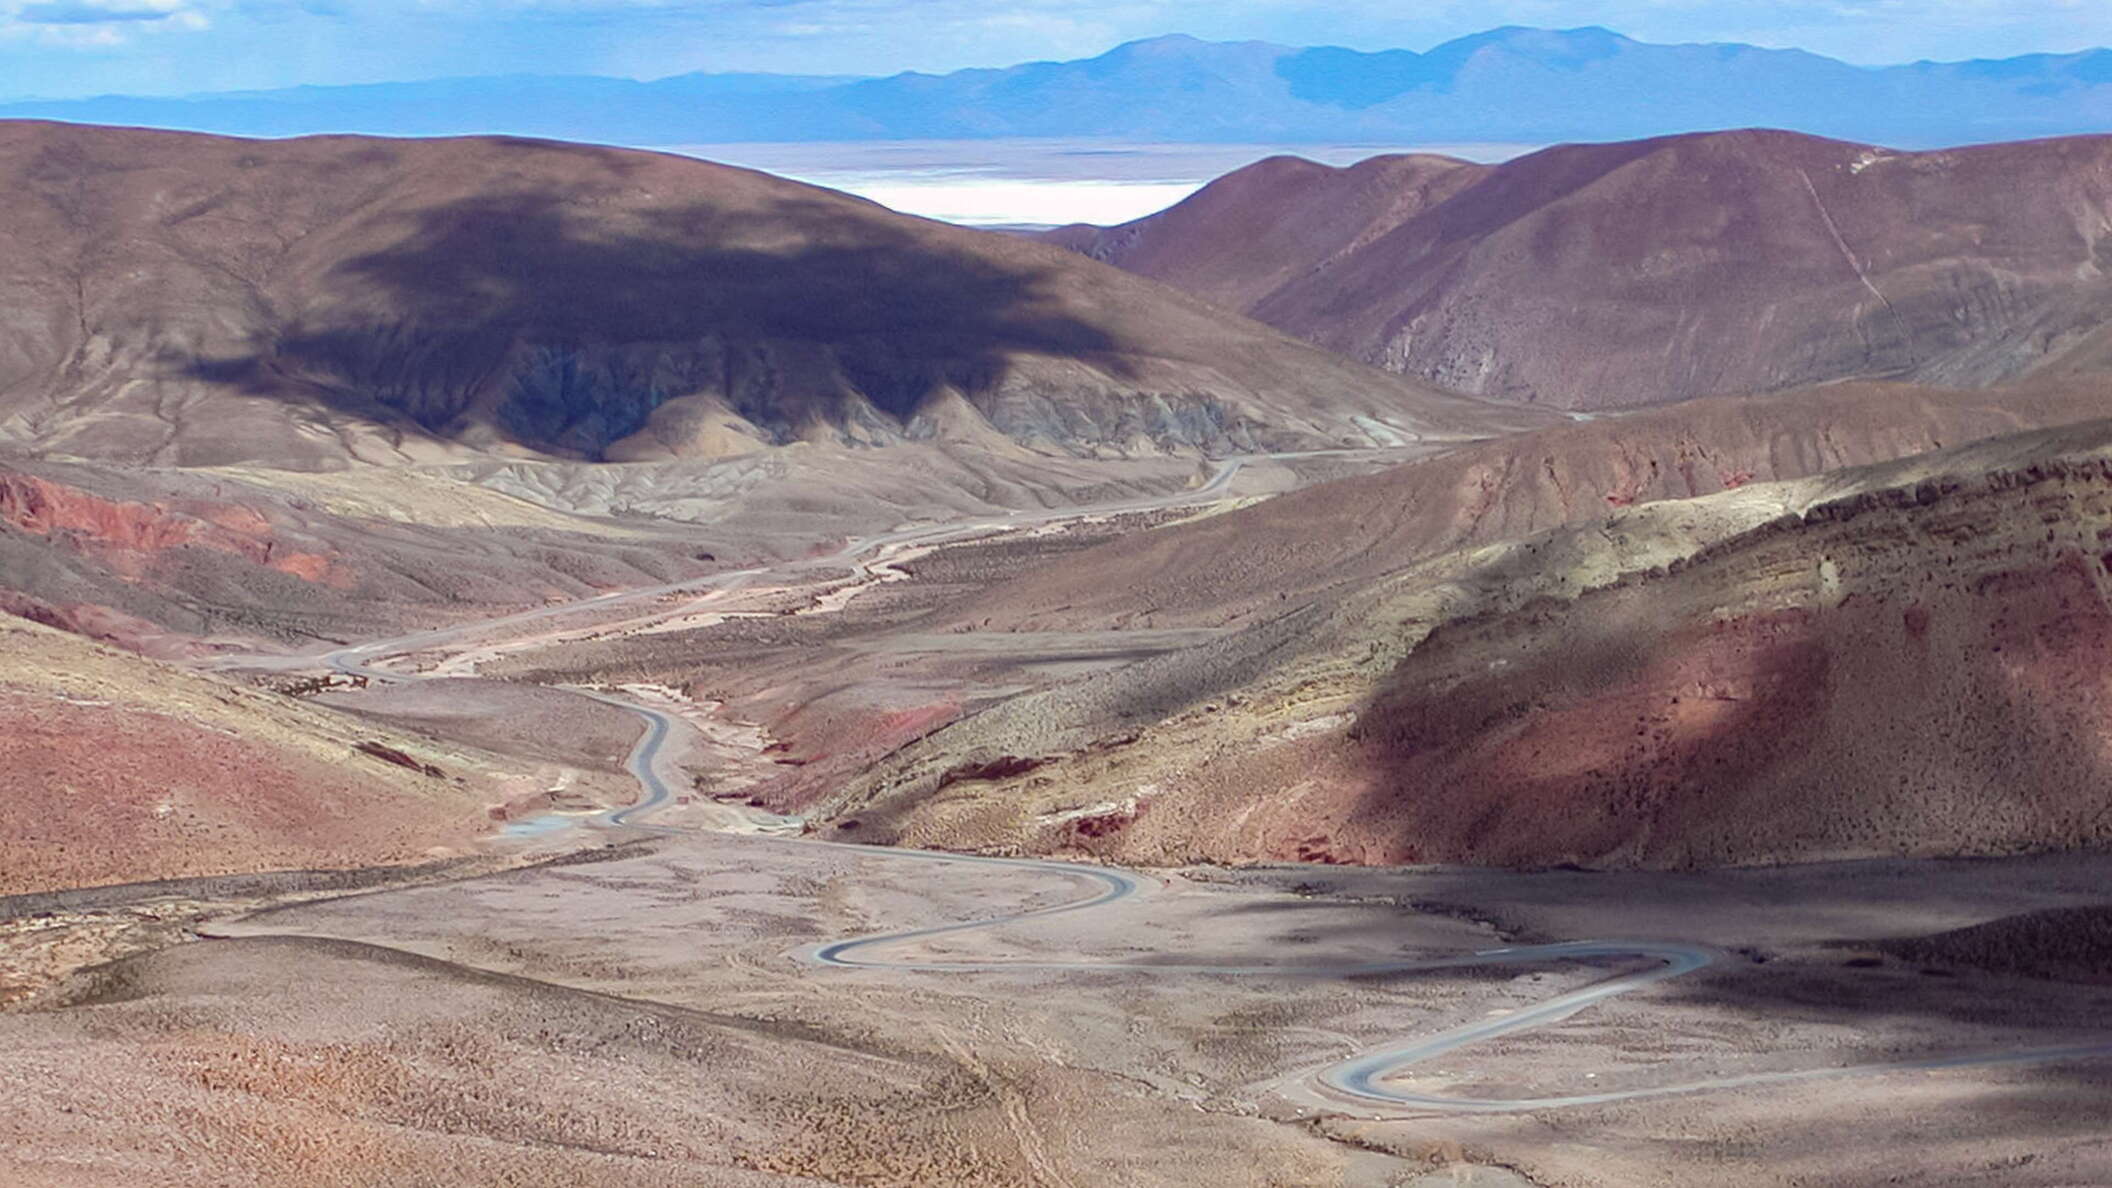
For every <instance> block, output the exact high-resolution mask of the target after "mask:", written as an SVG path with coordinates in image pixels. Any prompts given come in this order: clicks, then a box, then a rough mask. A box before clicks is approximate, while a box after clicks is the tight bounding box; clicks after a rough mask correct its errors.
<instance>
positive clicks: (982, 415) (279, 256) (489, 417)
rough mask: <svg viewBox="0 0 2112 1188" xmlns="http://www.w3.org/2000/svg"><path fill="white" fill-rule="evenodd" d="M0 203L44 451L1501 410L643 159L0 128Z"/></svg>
mask: <svg viewBox="0 0 2112 1188" xmlns="http://www.w3.org/2000/svg"><path fill="white" fill-rule="evenodd" d="M0 195H4V196H5V197H6V199H7V202H8V206H9V211H10V214H9V218H8V219H7V221H6V225H5V227H4V229H0V436H4V437H5V438H6V439H11V440H13V441H15V442H17V443H20V444H24V445H26V446H28V447H30V448H34V449H36V450H39V451H42V452H44V453H47V454H68V455H74V456H80V457H92V458H102V459H109V460H116V461H126V462H155V463H160V464H165V465H183V466H201V465H220V464H229V463H236V462H244V461H255V462H262V463H266V464H270V465H279V466H287V467H299V468H309V469H318V468H320V469H327V468H333V467H338V466H343V465H346V464H347V463H349V462H351V461H382V462H390V461H401V460H405V459H412V460H420V459H423V460H434V459H441V458H447V457H455V456H461V455H463V454H466V453H469V452H472V451H498V452H502V453H503V452H514V453H536V454H551V455H559V456H566V457H577V458H587V459H609V460H635V459H645V458H665V457H683V456H715V455H720V454H726V453H735V452H740V451H744V450H750V449H755V448H758V447H760V446H762V445H768V444H777V443H784V442H789V441H794V440H816V441H836V442H888V441H897V440H902V439H908V438H928V437H953V438H967V439H991V440H1002V439H1003V438H1010V439H1012V440H1014V441H1017V442H1022V443H1027V444H1029V445H1035V446H1040V447H1044V448H1048V449H1053V450H1056V451H1069V452H1081V453H1092V452H1095V451H1108V450H1111V451H1117V452H1132V453H1133V452H1152V451H1158V450H1202V451H1209V452H1220V453H1223V452H1237V451H1241V450H1251V449H1255V448H1260V447H1266V446H1271V445H1322V444H1332V443H1336V442H1339V441H1353V442H1357V443H1370V442H1373V441H1380V442H1381V443H1389V442H1390V440H1391V439H1393V438H1395V437H1397V436H1403V435H1405V436H1415V435H1421V434H1428V433H1438V434H1446V433H1455V432H1465V433H1469V434H1475V433H1483V432H1487V431H1490V430H1491V429H1493V428H1500V427H1503V426H1505V425H1508V424H1515V423H1517V419H1516V415H1515V414H1509V413H1503V412H1501V411H1500V410H1489V409H1486V408H1484V407H1483V406H1480V405H1478V404H1476V403H1474V402H1472V401H1466V400H1461V399H1458V398H1453V397H1448V396H1444V395H1441V394H1438V393H1434V392H1432V391H1429V390H1428V389H1426V388H1423V387H1420V386H1418V385H1416V384H1414V383H1411V382H1408V381H1405V380H1402V379H1399V378H1396V377H1392V376H1387V375H1384V374H1381V373H1378V372H1376V371H1373V370H1371V369H1368V368H1364V367H1361V366H1359V365H1357V364H1354V363H1351V362H1349V361H1347V360H1343V359H1339V358H1335V357H1332V356H1330V355H1328V354H1326V353H1324V352H1322V351H1319V350H1315V349H1314V348H1312V347H1310V346H1308V345H1305V344H1303V343H1299V342H1297V341H1294V340H1292V339H1289V338H1286V337H1284V336H1282V335H1280V334H1278V333H1277V332H1275V331H1271V330H1269V329H1267V328H1265V327H1262V326H1259V325H1256V324H1253V323H1251V322H1248V321H1245V320H1244V319H1241V318H1237V317H1231V316H1227V315H1226V314H1224V313H1222V312H1220V311H1217V310H1215V309H1213V308H1211V307H1209V306H1206V305H1204V304H1202V303H1199V302H1197V301H1195V300H1193V299H1191V298H1189V297H1186V296H1184V295H1181V294H1179V293H1177V292H1175V291H1173V290H1171V289H1168V288H1165V287H1162V286H1159V285H1157V284H1154V283H1151V282H1148V281H1144V280H1141V279H1138V278H1136V277H1133V276H1130V275H1127V274H1124V273H1122V272H1120V271H1118V270H1115V269H1109V268H1104V267H1102V266H1099V265H1096V264H1092V263H1089V262H1086V261H1083V260H1080V259H1079V258H1078V257H1077V256H1076V255H1074V254H1072V253H1069V252H1064V251H1061V250H1058V249H1056V248H1053V247H1050V246H1048V245H1043V244H1036V243H1031V242H1027V241H1024V240H1020V239H1016V238H1013V237H1008V236H1001V235H995V234H987V233H981V232H973V231H967V230H963V229H960V228H955V227H949V226H946V225H943V224H937V223H931V222H927V221H924V220H920V219H913V218H908V217H904V216H900V215H896V214H893V213H892V212H889V211H887V210H884V209H882V208H880V207H878V206H875V205H873V204H871V203H867V202H864V201H861V200H858V199H854V198H850V197H848V196H845V195H842V194H837V193H834V192H831V191H827V190H821V189H817V188H814V187H811V186H805V185H799V184H796V183H793V182H788V181H783V180H779V179H776V178H772V177H769V176H767V175H763V174H758V173H753V172H749V171H746V170H740V169H732V168H727V167H724V166H719V165H713V164H709V163H705V162H700V161H694V160H689V159H686V158H679V157H672V156H665V155H660V154H653V153H641V152H630V151H623V150H616V149H604V148H591V147H585V146H579V145H567V144H558V143H545V142H530V141H521V140H509V139H495V138H478V139H458V140H440V141H396V140H377V139H370V138H360V137H345V136H336V137H314V138H307V139H301V140H293V141H276V142H262V141H247V140H235V139H227V138H221V137H209V136H196V135H187V134H181V133H167V132H149V131H138V130H129V129H112V128H95V127H83V126H69V125H55V124H41V123H22V122H11V123H0Z"/></svg>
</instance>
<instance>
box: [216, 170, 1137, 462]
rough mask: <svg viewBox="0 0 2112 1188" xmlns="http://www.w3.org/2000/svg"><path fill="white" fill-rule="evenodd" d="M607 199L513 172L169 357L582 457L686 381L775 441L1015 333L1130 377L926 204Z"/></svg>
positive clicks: (1043, 293)
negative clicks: (250, 334)
mask: <svg viewBox="0 0 2112 1188" xmlns="http://www.w3.org/2000/svg"><path fill="white" fill-rule="evenodd" d="M607 201H608V199H607V198H606V196H605V195H602V194H600V193H598V192H588V191H564V190H557V189H524V190H517V191H514V192H511V193H505V194H494V195H486V196H478V197H473V198H468V199H464V200H461V201H456V202H451V203H447V204H444V205H439V206H434V207H430V208H427V209H423V210H420V211H417V212H415V213H412V214H409V215H406V216H404V217H403V218H404V222H405V223H406V224H407V225H406V226H405V227H404V228H403V230H402V233H401V234H400V235H399V236H397V237H395V238H394V240H393V241H392V242H389V243H387V244H386V246H383V247H380V248H378V249H376V250H371V251H366V252H363V253H360V254H356V255H351V256H348V257H347V258H345V259H344V260H343V261H342V262H340V263H338V264H336V265H335V266H333V267H332V268H330V269H329V270H328V272H327V273H326V274H325V276H324V278H323V279H322V281H321V283H319V284H316V285H313V286H310V287H309V291H310V292H311V293H312V294H313V296H312V298H311V300H310V301H309V302H308V304H307V307H306V309H305V310H303V311H301V312H297V313H294V314H292V315H290V316H285V317H282V318H280V319H278V320H277V321H276V322H275V323H274V324H272V325H270V326H269V327H268V329H267V331H266V332H265V336H264V337H263V338H262V339H261V340H260V341H258V342H257V343H256V344H255V346H254V349H253V350H251V351H250V352H249V353H246V354H243V355H240V356H237V357H233V358H220V359H210V360H202V361H185V362H184V363H182V364H181V369H182V370H183V371H184V372H185V373H186V374H188V375H190V376H192V377H194V378H199V379H204V380H208V381H212V382H215V383H219V384H227V385H232V386H235V387H237V388H240V389H241V390H243V391H245V392H248V393H250V394H254V395H265V396H272V397H277V398H282V399H293V398H298V399H315V400H320V401H322V402H323V403H325V404H326V405H329V406H331V407H333V408H336V409H339V410H341V411H344V412H348V413H353V414H356V415H360V416H377V415H379V416H384V417H401V418H406V419H408V420H409V421H410V422H412V423H414V424H415V425H416V426H418V428H420V429H422V430H424V431H425V432H427V433H431V434H434V435H437V436H440V437H443V438H456V439H461V438H465V437H475V436H477V435H479V434H484V435H490V434H496V435H498V436H499V437H501V438H503V439H506V440H510V441H513V442H516V443H519V444H521V445H525V446H529V447H532V448H537V449H545V450H556V451H561V452H569V453H576V454H580V455H583V456H586V457H590V458H598V457H600V455H601V451H602V450H603V449H604V448H605V447H606V446H607V445H608V444H609V443H611V442H614V441H616V440H618V439H620V438H623V437H625V436H627V435H628V434H630V433H633V432H635V431H637V430H638V429H639V428H640V427H642V426H643V425H644V424H645V422H646V418H647V416H648V415H649V414H650V413H651V412H652V410H653V409H654V408H656V407H658V406H659V405H660V404H662V403H664V402H665V401H667V400H669V399H672V398H674V397H677V396H683V395H691V394H699V393H702V394H706V395H709V396H712V397H715V398H717V399H718V400H720V401H723V402H724V403H725V404H726V405H727V406H729V407H730V408H731V410H732V411H733V412H735V413H738V414H739V415H740V416H741V417H743V418H745V419H747V420H748V421H749V422H751V423H752V424H754V425H755V426H757V427H759V428H761V429H762V430H763V431H764V432H765V433H766V434H768V435H771V436H773V437H774V438H776V439H778V440H786V439H789V438H791V437H793V436H797V435H799V434H801V432H802V431H803V430H808V429H811V428H812V426H813V425H814V424H815V423H816V422H817V421H818V422H820V423H821V424H823V425H825V426H830V427H844V426H851V427H866V428H879V429H882V430H887V429H893V430H896V431H899V430H900V429H901V427H902V426H903V425H904V424H905V423H907V422H908V421H909V420H910V419H911V418H913V417H914V416H915V415H916V414H917V413H918V412H919V411H920V409H921V408H922V407H923V406H924V404H925V402H926V401H927V400H929V399H930V398H931V397H932V396H933V395H934V394H935V393H937V392H939V391H940V390H942V389H948V388H950V389H954V390H958V391H960V392H962V393H964V394H968V395H970V396H971V398H973V397H974V396H976V395H980V394H987V393H990V392H993V391H994V390H995V389H997V388H998V387H999V386H1000V385H1001V384H1002V383H1003V382H1004V379H1005V377H1006V375H1007V373H1008V370H1009V368H1010V366H1011V362H1010V361H1011V358H1012V357H1013V356H1014V355H1016V354H1019V353H1046V354H1052V355H1061V356H1067V357H1078V358H1083V359H1086V360H1088V361H1090V362H1091V363H1093V364H1094V365H1096V366H1098V367H1100V368H1102V369H1103V370H1106V371H1108V372H1110V373H1112V374H1117V375H1121V374H1125V369H1124V367H1123V366H1122V362H1121V358H1120V356H1119V355H1118V354H1117V353H1116V352H1117V350H1118V346H1119V344H1118V343H1117V342H1116V341H1115V339H1114V337H1113V336H1112V335H1111V334H1110V333H1108V332H1107V331H1106V330H1104V329H1103V328H1101V327H1099V326H1095V325H1092V324H1090V323H1088V322H1086V321H1083V320H1081V319H1079V318H1077V317H1075V316H1073V315H1072V314H1070V313H1068V312H1066V311H1065V310H1063V309H1062V308H1061V307H1060V304H1059V302H1058V301H1057V300H1056V299H1055V298H1054V297H1053V295H1052V293H1051V291H1050V289H1051V281H1052V278H1051V275H1050V272H1049V270H1047V269H1044V268H1038V267H1033V266H1027V265H1017V266H1015V265H1012V264H1010V263H1009V262H1005V263H1000V262H998V261H995V260H993V259H990V258H986V257H984V256H981V255H976V254H971V253H968V252H964V251H960V250H956V249H954V248H952V247H950V246H948V245H946V244H944V243H942V242H938V241H937V237H936V236H933V237H924V236H920V235H919V234H917V233H916V231H917V227H918V225H916V224H909V223H907V222H906V221H905V222H904V223H903V224H902V225H899V226H898V225H895V224H893V223H891V222H890V221H888V220H886V219H885V218H882V217H878V216H873V215H866V214H865V213H864V212H862V211H859V210H858V208H856V207H854V206H850V205H847V204H846V203H844V202H841V201H836V202H831V201H827V200H823V199H820V198H793V199H779V200H775V201H771V202H767V203H765V204H764V205H762V206H761V207H759V208H755V209H749V210H738V211H736V210H727V209H723V208H721V207H719V206H716V205H714V204H711V203H706V202H693V203H688V204H686V205H678V206H677V205H670V206H664V207H655V208H649V209H642V210H641V209H638V208H636V207H635V206H628V207H616V208H614V209H607V210H604V209H600V208H599V206H598V204H601V203H604V202H607ZM611 205H613V204H611ZM875 418H884V420H883V421H882V422H881V424H880V425H878V426H874V425H872V424H871V423H872V422H873V421H874V420H875ZM889 422H892V424H889Z"/></svg>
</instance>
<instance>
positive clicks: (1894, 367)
mask: <svg viewBox="0 0 2112 1188" xmlns="http://www.w3.org/2000/svg"><path fill="white" fill-rule="evenodd" d="M1372 186H1391V187H1393V188H1394V190H1395V191H1396V193H1397V194H1398V197H1399V201H1398V202H1397V203H1392V204H1389V203H1388V202H1386V201H1385V200H1384V198H1383V197H1382V196H1380V195H1376V194H1372V193H1370V192H1368V189H1367V188H1368V187H1372ZM1340 194H1348V195H1351V196H1352V197H1351V198H1349V199H1348V200H1343V199H1341V198H1338V197H1337V195H1340ZM2108 227H2112V137H2084V138H2074V139H2067V140H2052V141H2038V142H2031V143H2018V144H2001V145H1990V146H1985V147H1979V148H1967V149H1956V150H1946V151H1941V152H1926V153H1901V152H1892V151H1889V150H1885V149H1880V148H1873V147H1870V146H1865V145H1858V144H1846V143H1841V142H1838V141H1830V140H1820V139H1815V138H1812V137H1808V136H1800V135H1795V134H1792V133H1784V132H1760V131H1751V132H1727V133H1713V134H1706V135H1694V136H1679V137H1671V138H1666V139H1659V140H1647V141H1637V142H1631V143H1621V144H1592V145H1566V146H1562V147H1559V148H1553V149H1548V150H1546V151H1543V152H1539V153H1535V154H1532V155H1530V156H1527V157H1523V158H1520V159H1518V160H1515V161H1512V162H1509V163H1507V164H1504V165H1501V166H1497V167H1494V168H1480V167H1473V166H1459V167H1456V168H1454V169H1452V170H1450V171H1449V172H1443V171H1439V172H1436V173H1435V176H1434V177H1433V176H1432V170H1430V169H1417V168H1411V167H1406V166H1403V165H1402V164H1401V163H1399V162H1398V161H1395V162H1392V163H1385V162H1383V161H1382V162H1380V163H1377V164H1376V166H1375V167H1374V163H1367V165H1365V166H1358V167H1356V168H1355V169H1352V170H1347V171H1332V170H1325V169H1324V168H1323V167H1321V166H1316V165H1307V166H1304V167H1303V168H1298V169H1294V168H1292V167H1289V166H1287V165H1285V164H1283V163H1281V162H1275V161H1271V162H1263V163H1262V164H1260V165H1257V166H1254V167H1252V168H1251V169H1250V170H1248V171H1245V172H1244V173H1243V174H1239V175H1234V176H1233V177H1229V178H1226V179H1223V180H1222V181H1221V182H1220V183H1218V184H1217V185H1214V186H1211V187H1209V188H1206V189H1205V190H1204V191H1202V192H1201V193H1199V194H1197V195H1196V196H1195V197H1194V198H1192V199H1190V200H1189V202H1187V203H1184V204H1183V205H1182V206H1179V207H1175V208H1174V209H1172V210H1169V211H1166V212H1163V213H1161V214H1159V215H1155V216H1152V217H1151V218H1149V219H1146V220H1143V221H1141V222H1139V223H1133V224H1129V225H1128V226H1125V227H1119V228H1114V229H1111V230H1108V231H1105V232H1102V233H1100V234H1098V235H1092V234H1090V233H1088V232H1086V231H1082V230H1080V229H1075V228H1073V229H1066V230H1065V231H1064V232H1062V233H1060V238H1059V241H1060V242H1063V243H1066V244H1068V245H1070V246H1073V247H1075V248H1077V249H1079V250H1082V251H1086V252H1087V253H1089V254H1093V255H1097V256H1099V257H1101V258H1105V259H1108V260H1111V261H1114V262H1116V263H1119V264H1121V265H1122V266H1124V267H1127V268H1131V269H1134V270H1136V271H1138V272H1140V273H1142V274H1144V275H1147V276H1155V277H1160V278H1162V279H1166V280H1169V281H1172V282H1173V283H1175V284H1181V285H1185V286H1188V287H1189V288H1190V289H1191V290H1192V291H1193V292H1195V293H1197V294H1199V295H1201V296H1203V297H1206V298H1208V299H1210V300H1213V301H1218V302H1222V303H1224V304H1226V305H1227V306H1229V307H1231V308H1235V309H1239V310H1243V311H1245V312H1248V313H1251V314H1253V315H1254V316H1256V317H1258V318H1260V319H1261V320H1262V321H1265V322H1268V323H1270V324H1272V325H1275V326H1279V327H1282V328H1283V329H1286V330H1289V331H1291V332H1292V333H1294V334H1298V335H1301V336H1303V337H1306V338H1308V339H1311V340H1312V341H1314V342H1317V343H1320V344H1322V345H1324V346H1328V347H1332V348H1334V349H1336V350H1339V351H1342V352H1344V353H1346V354H1349V355H1352V356H1354V357H1356V358H1359V359H1363V360H1365V361H1367V362H1372V363H1376V364H1380V365H1382V366H1385V367H1387V368H1390V369H1392V370H1394V371H1398V372H1401V373H1403V374H1406V375H1410V376H1414V377H1417V378H1419V379H1424V380H1428V381H1430V382H1433V383H1436V384H1438V385H1441V386H1443V387H1447V388H1451V389H1456V390H1459V391H1465V392H1473V393H1478V394H1481V395H1485V396H1491V397H1499V398H1503V399H1507V400H1521V401H1537V402H1543V403H1547V404H1552V405H1558V406H1561V407H1565V408H1576V409H1603V408H1629V407H1635V406H1639V405H1650V404H1659V403H1664V402H1666V401H1673V400H1683V399H1687V398H1690V397H1695V396H1705V395H1712V394H1719V393H1733V392H1757V391H1773V390H1778V389H1785V388H1792V387H1797V386H1800V385H1804V384H1810V383H1817V382H1825V381H1831V380H1837V379H1843V378H1850V377H1863V378H1894V379H1912V380H1919V381H1923V382H1929V383H1938V384H1946V385H1950V386H1978V385H1983V384H1991V383H1995V382H1997V381H2001V380H2006V379H2011V378H2014V377H2017V376H2020V375H2023V374H2025V373H2028V372H2031V371H2034V370H2037V369H2041V368H2047V367H2056V368H2057V367H2060V366H2062V365H2063V363H2064V357H2070V358H2082V359H2087V360H2090V361H2092V362H2102V359H2101V358H2100V356H2102V355H2103V353H2104V352H2103V349H2102V344H2101V343H2097V342H2096V340H2095V335H2096V332H2097V331H2098V329H2099V328H2100V327H2102V326H2103V325H2104V324H2105V322H2106V321H2107V319H2108V316H2112V277H2108V275H2107V264H2108V263H2112V238H2108V235H2107V228H2108ZM1257 228H1268V230H1266V231H1259V232H1258V231H1257V230H1256V229H1257ZM1253 245H1259V247H1258V249H1256V248H1254V246H1253Z"/></svg>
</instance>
